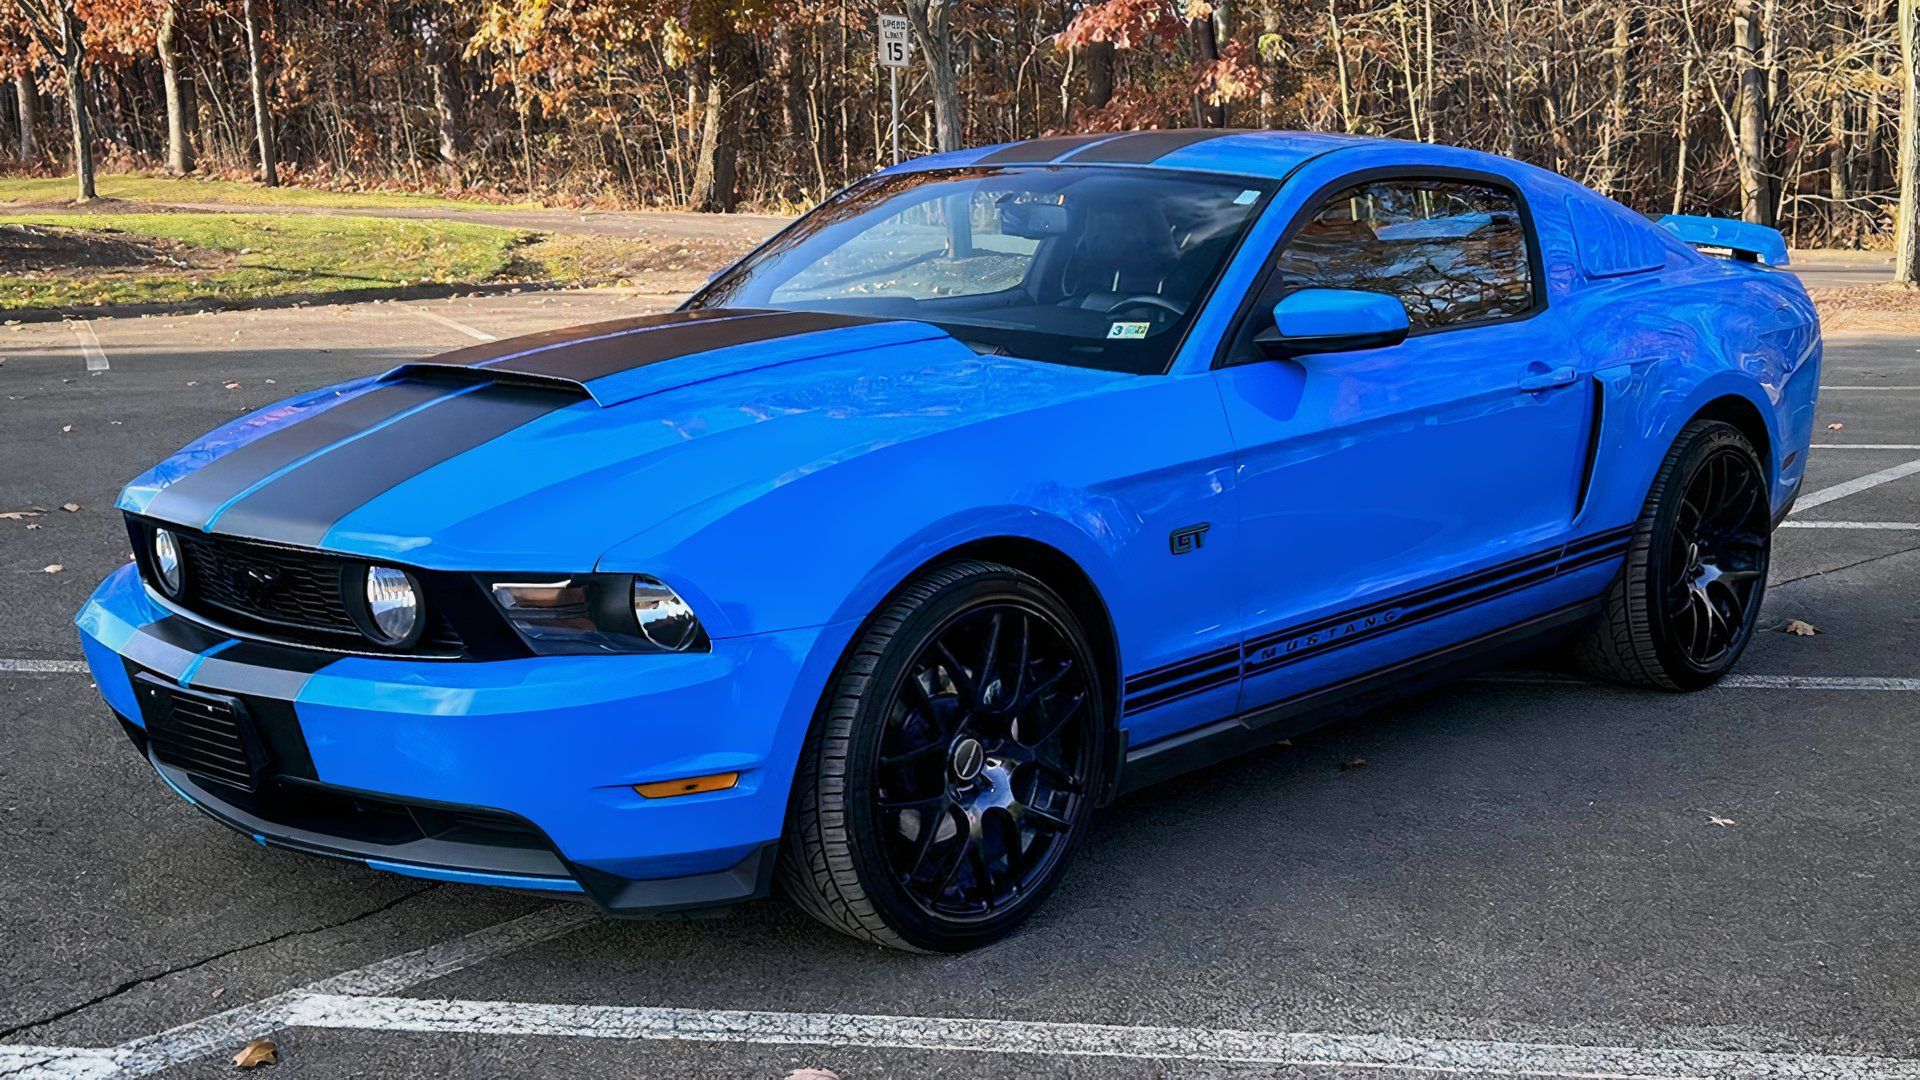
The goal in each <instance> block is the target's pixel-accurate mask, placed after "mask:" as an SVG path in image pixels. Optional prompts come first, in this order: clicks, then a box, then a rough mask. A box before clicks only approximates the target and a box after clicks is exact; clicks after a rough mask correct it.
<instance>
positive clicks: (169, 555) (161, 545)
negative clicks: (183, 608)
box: [153, 529, 186, 596]
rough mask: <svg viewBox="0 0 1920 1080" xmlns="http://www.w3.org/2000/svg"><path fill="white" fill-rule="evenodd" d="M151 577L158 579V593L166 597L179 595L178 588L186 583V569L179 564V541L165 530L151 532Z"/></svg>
mask: <svg viewBox="0 0 1920 1080" xmlns="http://www.w3.org/2000/svg"><path fill="white" fill-rule="evenodd" d="M153 576H154V577H155V578H157V579H158V581H157V584H158V585H159V586H160V591H161V592H163V593H166V594H167V595H168V596H178V595H180V586H181V585H183V584H185V582H186V569H185V567H184V566H182V565H181V562H180V541H179V540H177V539H175V538H174V535H173V533H172V532H171V531H169V530H167V529H155V530H153Z"/></svg>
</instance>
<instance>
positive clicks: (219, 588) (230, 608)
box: [174, 529, 466, 656]
mask: <svg viewBox="0 0 1920 1080" xmlns="http://www.w3.org/2000/svg"><path fill="white" fill-rule="evenodd" d="M174 536H175V538H176V539H178V540H179V542H180V556H181V559H182V560H183V561H184V562H185V563H186V571H187V585H186V590H185V593H184V595H183V596H182V597H181V599H180V601H179V603H180V605H181V606H182V607H184V608H186V609H188V610H189V611H193V612H195V613H197V614H201V615H205V616H206V617H207V618H209V619H212V620H213V621H215V622H220V623H228V624H233V625H234V626H235V627H236V628H237V629H243V630H255V631H265V632H266V633H268V634H271V635H273V636H276V637H280V638H283V639H286V640H290V641H293V642H295V643H297V644H303V645H320V646H323V647H329V648H337V649H346V650H353V651H371V650H369V646H370V645H371V642H369V641H368V640H367V638H366V636H365V635H363V634H361V633H360V630H359V628H358V627H357V626H356V625H355V624H354V621H353V617H352V616H351V615H349V614H348V613H347V601H346V589H345V587H344V586H345V583H346V582H347V581H348V580H349V575H356V574H362V573H365V569H366V564H365V563H360V562H352V561H349V560H347V559H342V558H340V557H338V556H333V555H327V554H324V553H321V552H317V551H303V550H300V549H298V548H287V547H280V546H278V545H276V544H263V543H260V542H259V541H255V540H241V539H238V538H235V537H230V536H210V535H208V534H206V533H201V532H192V531H189V530H185V529H178V530H175V532H174ZM426 615H427V625H426V628H425V630H424V631H423V632H422V634H421V637H420V641H419V643H418V644H417V645H416V646H415V650H416V651H418V652H421V653H429V654H438V655H443V656H458V655H462V654H464V653H465V651H466V645H465V642H463V641H462V640H461V637H460V634H459V632H458V631H456V630H454V628H453V624H452V623H450V622H448V621H447V619H446V617H445V616H444V615H443V614H441V613H440V612H439V611H438V610H436V606H435V605H433V604H431V603H429V604H428V605H427V612H426Z"/></svg>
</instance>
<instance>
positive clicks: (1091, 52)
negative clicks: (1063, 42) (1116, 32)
mask: <svg viewBox="0 0 1920 1080" xmlns="http://www.w3.org/2000/svg"><path fill="white" fill-rule="evenodd" d="M1112 100H1113V42H1111V41H1096V42H1093V43H1092V44H1090V45H1088V46H1087V96H1086V103H1087V108H1089V109H1104V108H1106V107H1107V103H1108V102H1110V101H1112Z"/></svg>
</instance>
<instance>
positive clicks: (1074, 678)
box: [781, 562, 1108, 952]
mask: <svg viewBox="0 0 1920 1080" xmlns="http://www.w3.org/2000/svg"><path fill="white" fill-rule="evenodd" d="M1107 724H1108V718H1107V714H1106V705H1105V701H1104V695H1103V692H1102V683H1101V679H1100V672H1099V669H1098V667H1097V665H1096V661H1095V659H1094V656H1093V652H1092V649H1091V647H1090V646H1089V643H1088V640H1087V637H1086V635H1085V633H1084V632H1083V631H1082V629H1081V627H1080V625H1079V624H1078V622H1077V621H1076V619H1075V617H1074V615H1073V614H1072V612H1071V610H1070V609H1069V608H1068V607H1067V606H1066V604H1064V603H1063V602H1062V601H1061V599H1060V598H1059V597H1058V596H1057V595H1055V594H1054V593H1053V592H1052V591H1051V590H1050V589H1048V588H1046V586H1044V585H1043V584H1041V583H1040V582H1039V581H1037V580H1036V579H1034V578H1032V577H1031V576H1029V575H1027V574H1024V573H1021V572H1020V571H1017V570H1014V569H1011V568H1009V567H1005V566H1000V565H997V564H993V563H984V562H960V563H955V564H953V565H950V566H946V567H941V568H939V569H937V570H934V571H931V572H929V573H928V574H926V575H925V576H924V577H922V578H920V579H919V580H917V581H915V582H913V583H911V584H910V585H908V586H907V587H905V588H903V589H902V590H901V591H900V592H899V593H898V594H897V595H896V596H895V597H894V598H893V599H892V600H891V601H889V603H888V604H887V606H886V607H885V608H884V609H883V610H882V611H881V612H880V613H879V614H878V615H876V616H875V618H874V619H873V620H872V622H871V624H870V625H869V626H868V628H867V629H866V630H865V631H864V632H863V634H862V637H861V639H860V640H859V641H858V642H856V644H855V647H854V649H853V651H852V653H851V654H850V655H849V657H848V658H847V660H846V661H844V662H843V664H842V669H841V672H840V674H839V676H838V677H837V679H836V682H835V684H834V685H833V686H832V687H831V688H830V689H829V691H828V697H827V700H826V701H825V702H823V705H822V716H821V718H820V720H819V721H817V722H816V725H815V731H814V732H813V733H811V735H810V736H809V739H808V745H807V748H806V750H805V751H804V752H803V754H802V759H801V765H800V771H799V774H798V775H797V776H796V778H795V785H794V798H793V809H792V816H791V818H790V820H789V822H788V827H787V835H786V839H785V842H784V843H783V847H782V856H781V880H782V882H783V885H784V887H785V891H786V892H787V894H788V895H789V896H790V897H792V898H793V900H794V901H795V902H796V903H797V904H799V905H800V906H801V907H802V908H803V909H805V910H806V911H808V912H809V913H810V914H812V915H813V916H815V917H816V918H818V919H820V920H821V921H823V922H825V923H827V925H829V926H832V927H834V928H835V929H838V930H841V931H844V932H846V933H849V934H852V935H854V936H855V937H859V938H863V939H865V940H868V941H874V942H878V943H880V944H884V945H889V946H892V947H895V948H903V949H908V950H913V951H926V952H953V951H959V950H963V949H969V948H974V947H977V946H980V945H984V944H987V943H989V942H991V941H994V940H997V939H999V938H1000V937H1002V936H1004V935H1005V934H1007V933H1009V932H1011V931H1012V929H1013V928H1014V927H1016V926H1017V925H1019V924H1020V923H1021V922H1023V921H1024V920H1025V919H1026V918H1027V917H1028V916H1029V915H1031V914H1032V912H1033V911H1034V909H1035V908H1037V907H1038V906H1039V904H1040V903H1041V902H1042V901H1043V900H1044V899H1045V897H1046V895H1047V894H1048V893H1049V892H1051V891H1052V889H1053V887H1054V886H1055V885H1056V884H1057V883H1058V882H1059V880H1060V877H1061V873H1062V871H1063V870H1064V868H1065V866H1066V864H1067V861H1068V860H1069V859H1070V858H1071V856H1072V854H1073V851H1074V849H1075V848H1076V847H1077V846H1078V845H1079V842H1080V840H1081V838H1082V835H1083V834H1084V833H1085V831H1086V822H1087V819H1088V817H1089V815H1090V814H1091V812H1092V810H1093V804H1094V800H1095V798H1096V796H1097V793H1098V791H1099V790H1100V782H1101V775H1102V769H1103V764H1102V763H1103V761H1104V757H1103V755H1104V754H1105V750H1106V746H1107V742H1106V739H1107Z"/></svg>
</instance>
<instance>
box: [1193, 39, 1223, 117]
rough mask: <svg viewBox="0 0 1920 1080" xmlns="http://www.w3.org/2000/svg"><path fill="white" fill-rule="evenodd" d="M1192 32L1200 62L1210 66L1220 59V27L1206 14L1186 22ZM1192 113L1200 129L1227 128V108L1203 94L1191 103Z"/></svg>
mask: <svg viewBox="0 0 1920 1080" xmlns="http://www.w3.org/2000/svg"><path fill="white" fill-rule="evenodd" d="M1187 25H1188V28H1189V29H1190V30H1191V31H1192V32H1193V43H1194V48H1195V49H1196V50H1198V51H1199V53H1200V62H1201V63H1203V64H1212V63H1214V62H1215V61H1217V60H1219V59H1220V27H1219V25H1218V24H1216V23H1215V22H1214V21H1213V16H1212V15H1211V14H1208V15H1206V16H1203V17H1201V18H1197V19H1192V20H1190V21H1189V22H1188V24H1187ZM1193 109H1194V112H1195V113H1196V114H1197V115H1198V117H1199V120H1200V126H1201V127H1209V128H1223V127H1226V126H1227V107H1226V106H1225V105H1224V104H1221V103H1220V102H1217V101H1209V100H1207V98H1206V96H1205V95H1204V94H1202V95H1196V96H1195V98H1194V102H1193Z"/></svg>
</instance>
